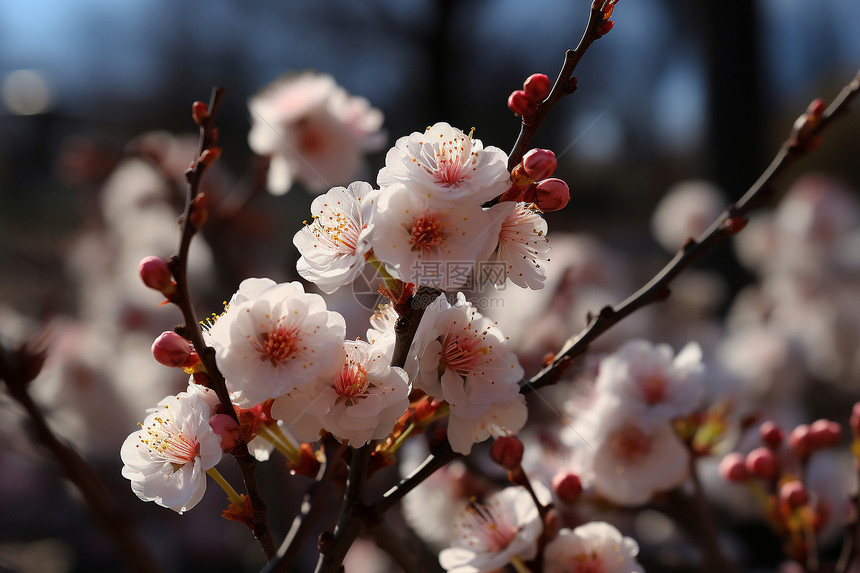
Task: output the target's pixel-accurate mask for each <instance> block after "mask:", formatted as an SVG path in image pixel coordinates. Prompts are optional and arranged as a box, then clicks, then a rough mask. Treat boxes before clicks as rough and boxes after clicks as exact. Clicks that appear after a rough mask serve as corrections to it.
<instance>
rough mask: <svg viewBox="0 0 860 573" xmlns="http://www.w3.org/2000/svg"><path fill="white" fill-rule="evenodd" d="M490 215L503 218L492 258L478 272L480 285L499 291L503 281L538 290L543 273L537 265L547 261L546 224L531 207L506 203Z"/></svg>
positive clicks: (541, 285) (541, 286) (538, 212)
mask: <svg viewBox="0 0 860 573" xmlns="http://www.w3.org/2000/svg"><path fill="white" fill-rule="evenodd" d="M490 210H491V211H498V212H499V214H500V215H503V216H504V218H503V219H502V225H501V228H500V230H499V239H498V243H497V245H496V248H495V250H494V251H493V254H492V255H491V256H490V258H489V260H488V261H487V263H486V264H485V265H483V266H482V268H481V271H482V272H481V276H480V277H479V280H481V282H490V283H493V284H495V285H496V286H497V287H500V286H502V285H504V284H505V279H510V281H511V282H512V283H514V284H515V285H517V286H519V287H523V288H530V289H534V290H538V289H542V288H543V284H544V281H545V280H546V273H545V271H544V269H543V267H541V263H540V262H538V261H541V262H542V261H548V260H549V257H548V256H547V255H548V253H549V239H547V238H546V231H547V226H546V221H544V219H543V217H541V215H540V210H538V209H537V208H536V207H535V206H534V205H532V204H528V203H514V202H512V201H506V202H504V203H498V204H496V205H494V206H493V207H492V208H491V209H490Z"/></svg>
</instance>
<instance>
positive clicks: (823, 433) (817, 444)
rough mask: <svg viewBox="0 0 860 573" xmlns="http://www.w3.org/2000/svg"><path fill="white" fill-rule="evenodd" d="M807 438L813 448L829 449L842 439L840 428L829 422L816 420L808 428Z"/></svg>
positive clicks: (836, 424)
mask: <svg viewBox="0 0 860 573" xmlns="http://www.w3.org/2000/svg"><path fill="white" fill-rule="evenodd" d="M809 436H810V440H811V443H812V447H813V448H830V447H833V446H836V445H838V444H839V441H840V440H841V439H842V426H841V425H840V424H839V423H838V422H833V421H831V420H824V419H821V420H816V421H814V422H813V423H812V424H811V425H810V426H809Z"/></svg>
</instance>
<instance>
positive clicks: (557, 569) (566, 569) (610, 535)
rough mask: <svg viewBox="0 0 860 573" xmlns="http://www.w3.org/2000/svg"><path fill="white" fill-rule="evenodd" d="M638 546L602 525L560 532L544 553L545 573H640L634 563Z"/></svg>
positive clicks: (610, 526)
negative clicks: (592, 572) (594, 572)
mask: <svg viewBox="0 0 860 573" xmlns="http://www.w3.org/2000/svg"><path fill="white" fill-rule="evenodd" d="M638 554H639V545H638V544H637V543H636V541H634V540H633V539H631V538H629V537H625V536H623V535H622V534H621V532H620V531H618V530H617V529H616V528H615V527H613V526H612V525H610V524H609V523H606V522H604V521H592V522H590V523H586V524H585V525H580V526H579V527H577V528H575V529H572V530H571V529H562V530H561V531H560V532H559V534H558V536H557V537H556V538H554V539H553V540H552V541H550V542H549V543H548V544H547V546H546V550H545V553H544V559H545V561H544V571H545V572H546V573H579V572H586V571H600V573H644V572H645V570H644V569H643V568H642V566H641V565H640V564H639V563H638V562H637V561H636V556H637V555H638Z"/></svg>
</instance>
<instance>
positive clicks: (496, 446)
mask: <svg viewBox="0 0 860 573" xmlns="http://www.w3.org/2000/svg"><path fill="white" fill-rule="evenodd" d="M523 449H524V448H523V443H522V442H521V441H520V439H519V438H518V437H516V436H502V437H500V438H496V441H495V442H493V447H492V449H490V457H491V458H492V459H493V461H494V462H496V463H497V464H499V465H500V466H502V467H503V468H505V469H506V470H512V469H514V468H518V467H520V462H521V461H522V460H523Z"/></svg>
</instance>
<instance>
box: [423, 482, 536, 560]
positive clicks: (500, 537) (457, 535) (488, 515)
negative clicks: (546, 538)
mask: <svg viewBox="0 0 860 573" xmlns="http://www.w3.org/2000/svg"><path fill="white" fill-rule="evenodd" d="M542 530H543V525H542V524H541V519H540V515H539V514H538V510H537V506H536V505H535V503H534V500H532V498H531V496H530V495H529V493H528V492H527V491H526V490H525V488H522V487H509V488H506V489H503V490H502V491H500V492H498V493H495V494H493V495H491V496H490V497H489V498H487V500H486V501H485V502H484V503H471V504H469V505H468V506H467V507H466V508H465V509H463V511H461V512H460V514H459V515H458V516H457V519H456V520H455V521H454V540H453V542H452V546H451V547H449V548H447V549H443V550H442V552H441V553H440V554H439V563H440V564H441V565H442V567H444V568H445V570H446V571H448V572H450V573H481V572H490V571H496V570H499V569H501V568H503V567H504V566H505V565H507V564H508V563H509V562H510V561H511V559H512V558H513V557H518V558H520V559H521V560H529V559H531V558H533V557H534V556H535V555H536V554H537V540H538V537H539V536H540V533H541V531H542Z"/></svg>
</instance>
